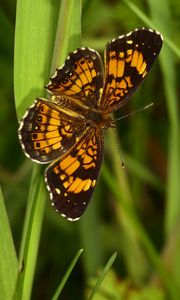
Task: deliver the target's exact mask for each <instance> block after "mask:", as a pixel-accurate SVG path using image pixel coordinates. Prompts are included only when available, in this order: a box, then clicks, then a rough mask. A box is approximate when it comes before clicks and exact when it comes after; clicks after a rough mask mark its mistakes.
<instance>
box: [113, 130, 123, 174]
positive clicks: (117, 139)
mask: <svg viewBox="0 0 180 300" xmlns="http://www.w3.org/2000/svg"><path fill="white" fill-rule="evenodd" d="M112 129H113V131H114V137H115V142H116V145H117V148H118V150H119V154H120V160H121V166H122V168H124V167H125V163H124V157H123V153H122V151H121V148H120V145H119V138H118V134H117V130H116V128H112Z"/></svg>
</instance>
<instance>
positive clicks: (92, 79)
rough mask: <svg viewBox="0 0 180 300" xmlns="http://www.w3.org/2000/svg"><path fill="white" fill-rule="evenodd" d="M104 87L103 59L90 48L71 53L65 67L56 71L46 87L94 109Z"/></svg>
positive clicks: (54, 92) (52, 91)
mask: <svg viewBox="0 0 180 300" xmlns="http://www.w3.org/2000/svg"><path fill="white" fill-rule="evenodd" d="M102 87H103V68H102V62H101V58H100V55H99V54H98V53H97V52H96V51H95V50H92V49H90V48H81V49H77V50H76V51H74V52H72V53H70V54H69V56H68V57H67V59H66V61H65V63H64V65H63V66H62V67H61V68H58V69H57V70H56V72H55V74H54V75H53V76H52V77H51V78H50V82H49V83H48V85H47V86H46V88H47V89H48V90H49V91H50V92H51V93H53V94H56V95H65V96H69V97H72V98H74V99H79V100H80V101H81V102H82V103H84V104H86V105H88V106H90V107H94V108H95V106H96V105H97V101H98V99H99V96H100V90H101V89H102Z"/></svg>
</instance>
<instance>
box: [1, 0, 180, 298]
mask: <svg viewBox="0 0 180 300" xmlns="http://www.w3.org/2000/svg"><path fill="white" fill-rule="evenodd" d="M19 2H20V1H19ZM25 2H28V1H25ZM41 2H42V1H41ZM77 2H79V1H77ZM37 3H38V1H37ZM44 3H45V5H47V3H49V4H50V6H51V7H52V12H53V29H52V34H51V29H49V30H50V33H49V36H50V41H51V44H50V49H51V51H52V49H53V47H54V39H55V32H56V31H55V29H56V25H57V19H58V12H59V1H57V0H56V1H51V0H44ZM15 19H16V1H14V0H6V1H4V0H2V1H1V4H0V28H1V30H0V41H1V42H0V70H1V72H0V86H1V88H0V132H1V134H0V184H1V187H2V192H3V197H4V200H5V206H6V209H7V213H8V218H9V222H10V225H11V229H12V235H13V240H14V244H15V248H16V252H17V255H19V249H20V243H21V236H22V230H23V226H24V216H25V212H26V207H27V195H28V191H29V186H30V179H31V173H32V168H33V165H34V163H32V162H31V161H30V160H28V159H27V158H25V156H24V154H23V153H22V150H21V147H20V145H19V142H18V137H17V129H18V120H17V117H16V110H15V99H14V98H15V97H14V81H13V72H14V67H13V65H14V37H15ZM81 22H82V23H81V26H82V28H81V31H82V38H81V45H82V46H89V47H91V48H94V49H96V50H98V51H99V52H100V54H101V55H102V57H103V51H104V47H105V44H106V43H107V42H108V41H109V40H111V39H112V38H115V37H117V36H118V35H121V34H123V33H127V32H128V31H130V30H133V29H135V28H137V27H142V26H145V27H151V26H150V25H152V27H153V28H154V29H157V30H159V31H161V32H162V34H163V36H164V40H165V41H164V46H163V49H162V51H161V53H160V56H159V58H158V60H157V62H156V64H155V65H154V67H153V69H152V71H151V73H150V74H149V75H148V77H147V78H146V80H145V81H144V82H143V84H142V86H141V87H140V88H139V90H138V91H137V93H136V94H135V95H134V96H133V99H132V101H131V102H130V103H129V104H128V105H127V106H126V107H125V108H123V109H122V110H121V111H118V112H117V113H116V117H120V116H121V115H123V114H125V113H128V112H131V111H133V110H135V109H138V108H141V107H143V106H144V105H147V104H149V103H150V102H152V101H153V102H154V106H153V108H151V109H148V110H145V111H143V112H141V113H138V114H136V115H134V116H133V117H130V118H127V119H124V120H121V121H118V122H117V132H116V133H115V135H114V134H113V133H112V132H111V129H110V130H108V131H109V132H107V133H105V160H104V166H103V168H102V173H101V176H100V179H99V183H98V186H97V188H96V191H95V193H94V196H93V199H92V201H91V203H90V205H89V207H88V209H87V212H86V213H85V214H84V216H83V217H82V219H81V220H80V221H79V222H75V223H72V222H68V221H66V220H64V219H63V218H62V217H61V216H59V215H57V214H56V213H55V212H54V210H53V209H52V207H51V205H50V201H49V196H48V193H47V192H46V193H45V195H46V202H45V215H44V219H43V223H42V231H41V238H40V245H39V252H38V258H37V265H36V271H35V277H34V283H33V290H32V298H31V299H44V300H46V299H51V297H52V295H53V293H54V291H55V289H56V287H57V285H58V283H59V282H60V281H61V279H62V277H63V276H64V274H65V272H66V269H67V268H68V266H69V264H70V262H71V260H72V258H73V257H74V255H75V254H76V252H77V251H78V250H79V249H81V248H83V249H84V251H83V253H82V255H81V257H80V259H79V260H78V262H77V264H76V266H75V268H74V269H73V271H72V274H71V275H70V277H69V278H68V280H67V282H66V285H65V287H64V289H63V291H62V293H61V297H60V298H59V299H88V295H89V292H90V291H91V289H92V287H93V286H94V284H95V282H96V278H97V276H99V275H98V274H100V271H101V270H102V269H103V267H104V266H105V264H106V262H107V260H108V259H109V257H110V256H111V255H112V254H113V253H114V252H115V251H116V252H117V258H116V260H115V263H114V264H113V266H112V268H111V271H109V272H108V274H107V276H106V278H105V280H104V281H103V283H102V285H101V287H100V289H99V291H98V292H97V293H96V295H95V296H94V299H123V300H124V299H130V300H131V299H144V300H146V299H147V300H148V299H153V300H154V299H166V298H167V299H180V189H179V178H180V151H179V113H178V110H179V84H178V82H179V79H180V78H179V66H180V64H179V58H180V50H179V47H180V35H179V32H180V2H179V0H171V1H170V0H169V1H168V0H159V1H153V0H149V1H148V0H147V1H142V0H136V1H131V2H130V1H120V0H119V1H118V0H113V1H108V0H107V1H105V0H99V1H95V0H92V1H88V0H86V1H83V2H82V20H81ZM149 22H150V23H149ZM21 26H23V24H21ZM39 26H42V24H41V20H40V19H39ZM26 38H27V37H26ZM21 39H22V47H23V36H22V37H21ZM46 51H47V49H46ZM42 53H43V45H42ZM47 64H48V63H47ZM46 68H47V70H50V66H49V65H48V66H46ZM49 72H50V71H49ZM48 74H49V73H48ZM48 76H49V75H47V74H46V76H45V78H43V82H44V84H46V83H47V81H48ZM16 88H17V87H16ZM32 88H34V93H35V94H36V96H35V97H38V96H43V93H44V89H43V85H42V86H41V89H38V88H37V87H36V86H33V87H32ZM33 100H34V98H32V99H29V100H28V101H29V103H32V102H33ZM22 111H23V109H22ZM19 116H22V113H21V112H19ZM120 152H122V155H123V161H124V163H125V168H124V169H122V167H121V160H120ZM0 222H1V220H0ZM0 226H1V225H0ZM0 247H1V246H0ZM159 261H161V262H159ZM0 262H1V259H0ZM0 267H1V265H0ZM2 275H3V274H2ZM25 300H26V299H25Z"/></svg>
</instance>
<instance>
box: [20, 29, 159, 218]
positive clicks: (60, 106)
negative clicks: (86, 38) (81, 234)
mask: <svg viewBox="0 0 180 300" xmlns="http://www.w3.org/2000/svg"><path fill="white" fill-rule="evenodd" d="M161 47H162V36H161V34H160V33H159V32H157V31H154V30H152V29H145V28H141V29H136V30H134V31H132V32H130V33H128V34H126V35H122V36H120V37H118V38H117V39H113V40H112V41H110V42H109V43H108V44H107V46H106V49H105V70H103V65H102V61H101V58H100V55H99V54H98V53H97V52H96V51H95V50H92V49H90V48H80V49H77V50H76V51H74V52H72V53H70V54H69V56H68V57H67V59H66V61H65V63H64V65H63V66H62V67H61V68H58V69H57V70H56V72H55V74H54V75H53V76H52V77H51V79H50V82H49V83H48V85H47V86H46V88H47V90H48V91H49V92H50V93H51V94H52V96H51V99H50V100H46V99H42V98H37V99H36V100H35V101H34V103H33V105H32V106H31V107H30V108H29V109H28V110H27V112H26V113H25V115H24V117H23V118H22V120H21V122H20V126H19V139H20V142H21V146H22V148H23V150H24V152H25V154H26V156H27V157H29V158H31V159H32V160H33V161H35V162H38V163H49V162H50V165H49V166H48V167H47V169H46V171H45V181H46V184H47V189H48V191H49V193H50V198H51V200H52V205H53V206H55V208H56V211H58V212H59V213H60V214H61V215H62V216H63V217H66V218H67V219H68V220H71V221H74V220H77V219H79V218H80V216H81V215H82V214H83V212H84V211H85V209H86V208H87V205H88V203H89V201H90V199H91V196H92V193H93V191H94V188H95V186H96V184H97V180H98V176H99V173H100V169H101V165H102V160H103V153H104V149H103V147H104V146H103V145H104V142H103V132H102V129H103V128H108V127H113V126H114V122H113V120H112V119H111V116H110V114H111V113H112V112H114V111H116V110H117V109H119V108H120V107H121V106H123V105H124V104H125V103H126V102H127V101H128V100H129V99H130V97H131V96H132V94H133V93H134V92H135V91H136V89H137V88H138V87H139V85H140V83H141V82H142V81H143V79H144V78H145V77H146V75H147V73H148V72H149V70H150V69H151V67H152V65H153V63H154V61H155V59H156V58H157V56H158V54H159V52H160V49H161Z"/></svg>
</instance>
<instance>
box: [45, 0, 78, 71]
mask: <svg viewBox="0 0 180 300" xmlns="http://www.w3.org/2000/svg"><path fill="white" fill-rule="evenodd" d="M81 10H82V3H81V0H77V1H74V0H71V1H64V0H63V1H61V5H60V11H59V19H58V25H57V31H56V39H55V46H54V52H53V58H52V65H51V72H54V69H55V68H57V67H59V66H61V65H62V64H63V62H64V60H65V59H66V57H67V54H68V53H69V52H70V51H73V50H75V49H76V48H77V47H79V46H80V39H81ZM62 28H63V30H62Z"/></svg>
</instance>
